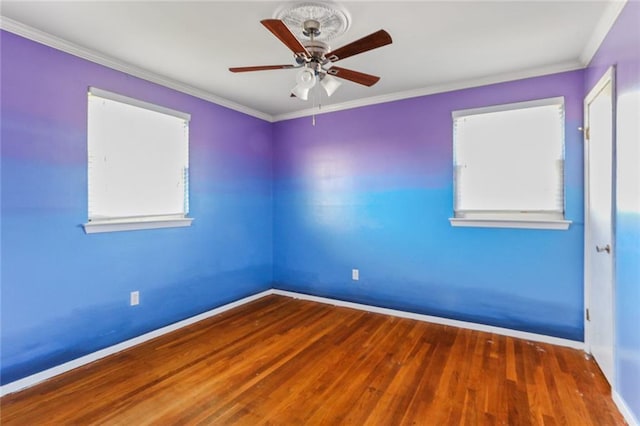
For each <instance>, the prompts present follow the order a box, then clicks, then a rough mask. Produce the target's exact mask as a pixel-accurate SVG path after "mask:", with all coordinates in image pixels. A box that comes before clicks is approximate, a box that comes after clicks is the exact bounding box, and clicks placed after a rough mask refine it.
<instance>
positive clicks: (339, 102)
mask: <svg viewBox="0 0 640 426" xmlns="http://www.w3.org/2000/svg"><path fill="white" fill-rule="evenodd" d="M284 3H285V2H284V1H278V2H274V1H228V2H221V1H198V2H187V1H119V2H113V1H44V2H35V1H11V0H9V1H7V0H4V1H3V2H2V9H1V13H2V15H3V20H2V27H3V28H4V29H8V30H9V31H13V32H16V33H19V34H22V35H26V36H28V37H30V38H33V39H36V40H38V41H41V42H45V43H46V44H49V45H54V46H55V47H61V48H63V50H67V51H70V52H74V53H76V54H80V55H81V56H84V57H88V58H91V59H92V60H95V61H97V62H101V63H105V64H108V65H111V66H113V67H115V68H118V69H122V70H125V71H128V72H131V73H133V74H134V75H138V76H142V77H145V78H148V79H151V80H153V81H158V82H163V83H164V84H166V85H169V86H170V87H174V88H178V89H180V90H183V91H186V92H188V93H192V94H196V95H198V96H201V97H204V98H206V99H211V100H214V101H217V102H219V103H222V104H224V105H227V106H231V107H232V108H235V109H239V110H243V111H245V112H249V113H250V114H253V115H256V116H259V117H263V118H266V119H276V120H277V119H282V118H287V117H293V116H297V115H302V114H304V113H305V112H308V110H309V108H310V107H311V104H310V102H304V101H301V100H299V99H295V98H290V97H289V93H290V90H291V88H292V87H293V86H294V85H295V74H296V70H276V71H261V72H253V73H242V74H233V73H231V72H229V71H228V68H229V67H231V66H248V65H270V64H286V63H293V55H292V54H291V52H290V51H289V50H288V49H287V48H286V47H285V46H284V45H283V44H281V43H280V42H279V41H278V39H276V38H275V37H274V36H273V35H272V34H271V33H270V32H269V31H267V30H266V29H265V28H264V27H263V26H262V25H261V24H260V22H259V21H260V20H261V19H265V18H272V17H274V13H275V12H276V10H278V8H280V7H281V6H282V5H283V4H284ZM623 4H624V2H622V3H621V2H611V1H592V0H591V1H588V0H586V1H575V0H574V1H497V2H496V1H409V2H404V1H386V2H384V1H356V2H353V1H351V2H341V3H340V5H341V6H342V7H344V8H345V9H346V10H347V12H348V14H349V16H350V18H351V26H350V28H349V30H348V31H347V32H346V33H345V34H344V35H342V36H340V37H339V38H336V39H335V40H332V41H331V47H332V48H338V47H340V46H342V45H344V44H347V43H349V42H351V41H353V40H356V39H358V38H360V37H363V36H365V35H368V34H370V33H372V32H374V31H377V30H378V29H381V28H383V29H385V30H387V32H389V33H390V34H391V36H392V38H393V44H391V45H389V46H385V47H382V48H379V49H377V50H373V51H370V52H366V53H363V54H360V55H358V56H354V57H351V58H347V59H345V60H344V61H341V62H340V63H339V65H340V66H341V67H345V68H350V69H354V70H358V71H362V72H365V73H369V74H374V75H379V76H380V77H381V80H380V82H379V83H378V84H376V85H375V86H373V87H371V88H368V87H365V86H360V85H358V84H355V83H351V82H348V81H345V82H344V84H343V85H342V86H341V87H340V89H338V91H337V92H336V93H335V94H334V95H333V96H332V97H331V98H330V100H329V101H326V100H325V101H324V102H323V103H325V104H328V105H327V107H326V108H328V109H339V108H341V107H345V106H349V105H357V104H366V103H372V102H376V101H382V100H391V99H399V98H402V97H409V96H412V95H413V96H415V95H417V94H426V93H434V92H438V91H445V90H451V89H455V88H461V87H469V86H473V85H479V84H486V83H491V82H497V81H504V80H510V79H515V78H521V77H528V76H532V75H541V74H546V73H551V72H558V71H565V70H570V69H577V68H582V67H584V66H585V65H586V63H587V62H588V60H589V59H590V57H591V55H592V54H593V52H594V51H595V48H597V46H598V43H599V42H600V41H601V40H602V37H603V36H604V34H605V33H606V31H607V30H608V28H609V27H610V25H611V24H612V23H613V20H614V19H615V17H616V16H617V13H619V11H620V10H621V7H622V5H623ZM6 18H9V19H6ZM51 36H53V37H51ZM60 39H61V40H60ZM305 110H306V111H305Z"/></svg>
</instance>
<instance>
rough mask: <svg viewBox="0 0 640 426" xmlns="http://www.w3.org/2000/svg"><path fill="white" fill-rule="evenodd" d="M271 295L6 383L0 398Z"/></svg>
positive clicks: (247, 299) (245, 300)
mask: <svg viewBox="0 0 640 426" xmlns="http://www.w3.org/2000/svg"><path fill="white" fill-rule="evenodd" d="M272 293H273V290H271V289H270V290H265V291H263V292H260V293H257V294H254V295H252V296H248V297H245V298H243V299H240V300H236V301H235V302H231V303H227V304H226V305H222V306H219V307H217V308H215V309H212V310H210V311H207V312H203V313H201V314H198V315H195V316H193V317H190V318H187V319H185V320H182V321H178V322H176V323H173V324H170V325H167V326H165V327H162V328H159V329H157V330H153V331H150V332H148V333H145V334H143V335H140V336H138V337H134V338H133V339H129V340H125V341H124V342H122V343H118V344H116V345H113V346H109V347H108V348H104V349H100V350H99V351H96V352H93V353H90V354H88V355H85V356H82V357H80V358H76V359H74V360H71V361H69V362H65V363H64V364H60V365H57V366H55V367H52V368H49V369H47V370H44V371H41V372H39V373H36V374H32V375H31V376H27V377H25V378H23V379H20V380H16V381H15V382H11V383H7V384H6V385H3V386H1V387H0V396H4V395H7V394H10V393H14V392H18V391H20V390H23V389H26V388H28V387H31V386H33V385H35V384H38V383H40V382H43V381H45V380H48V379H50V378H52V377H55V376H57V375H59V374H62V373H66V372H67V371H70V370H73V369H74V368H78V367H81V366H83V365H86V364H89V363H91V362H93V361H96V360H99V359H100V358H104V357H106V356H109V355H113V354H115V353H117V352H120V351H123V350H125V349H128V348H130V347H132V346H136V345H139V344H140V343H143V342H146V341H147V340H151V339H155V338H156V337H158V336H162V335H163V334H167V333H171V332H172V331H175V330H178V329H180V328H182V327H186V326H188V325H191V324H193V323H196V322H198V321H202V320H203V319H206V318H209V317H212V316H214V315H218V314H220V313H222V312H224V311H228V310H229V309H233V308H236V307H238V306H240V305H244V304H245V303H249V302H252V301H254V300H256V299H260V298H262V297H265V296H268V295H270V294H272Z"/></svg>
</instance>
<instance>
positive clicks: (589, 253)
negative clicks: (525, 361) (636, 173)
mask: <svg viewBox="0 0 640 426" xmlns="http://www.w3.org/2000/svg"><path fill="white" fill-rule="evenodd" d="M607 83H610V84H611V121H612V123H611V124H612V130H611V213H610V214H611V262H612V268H611V292H612V294H611V297H612V310H613V312H612V313H611V318H612V330H611V333H612V348H611V351H612V353H613V372H612V378H611V379H612V381H615V377H616V365H615V346H616V335H615V326H616V316H615V312H616V280H615V278H616V271H615V259H616V243H615V242H616V235H615V229H616V228H615V206H616V81H615V66H611V67H609V68H608V69H607V71H606V72H605V73H604V74H603V75H602V77H600V79H599V80H598V82H597V83H596V84H595V85H594V86H593V87H592V88H591V90H590V91H589V93H588V94H587V95H586V96H585V98H584V103H583V106H584V111H583V114H584V131H583V142H584V307H585V309H584V312H583V315H584V346H585V351H586V352H587V353H589V354H591V340H592V338H591V333H592V327H591V321H589V320H588V319H587V318H588V309H589V308H590V307H591V287H592V282H591V258H592V257H593V255H594V254H593V243H592V241H591V240H592V235H591V217H590V214H589V202H590V196H589V194H590V189H591V183H590V182H589V171H590V169H589V165H590V158H589V142H588V140H587V136H588V134H587V132H588V131H589V124H590V123H589V108H588V104H589V103H590V102H591V101H592V100H593V99H594V98H595V97H596V96H597V95H598V94H599V93H600V92H601V91H602V90H603V89H604V87H605V86H606V85H607ZM610 385H611V387H612V388H613V387H614V383H610Z"/></svg>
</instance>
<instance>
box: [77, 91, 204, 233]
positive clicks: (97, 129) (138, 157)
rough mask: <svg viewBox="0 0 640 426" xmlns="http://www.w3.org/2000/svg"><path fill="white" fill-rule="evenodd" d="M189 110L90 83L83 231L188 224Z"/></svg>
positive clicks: (122, 229) (109, 230)
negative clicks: (102, 88)
mask: <svg viewBox="0 0 640 426" xmlns="http://www.w3.org/2000/svg"><path fill="white" fill-rule="evenodd" d="M189 119H190V116H189V114H185V113H182V112H178V111H174V110H171V109H168V108H164V107H161V106H157V105H153V104H149V103H146V102H142V101H138V100H135V99H131V98H127V97H125V96H121V95H118V94H115V93H111V92H107V91H104V90H100V89H96V88H94V87H91V88H89V93H88V135H87V140H88V174H89V176H88V178H89V179H88V182H89V191H88V192H89V194H88V195H89V209H88V210H89V222H88V223H86V224H85V225H84V229H85V232H87V233H94V232H111V231H124V230H133V229H148V228H166V227H176V226H189V225H190V224H191V221H192V220H193V219H191V218H187V217H186V215H187V213H188V212H189V186H188V183H189Z"/></svg>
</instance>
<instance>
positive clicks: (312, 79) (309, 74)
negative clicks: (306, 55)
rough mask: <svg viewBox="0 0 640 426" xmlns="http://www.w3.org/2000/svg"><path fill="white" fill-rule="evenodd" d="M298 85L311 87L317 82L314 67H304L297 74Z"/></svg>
mask: <svg viewBox="0 0 640 426" xmlns="http://www.w3.org/2000/svg"><path fill="white" fill-rule="evenodd" d="M296 83H298V87H301V88H304V89H311V88H312V87H313V86H314V85H315V84H316V74H315V72H313V70H312V69H309V68H303V69H301V70H300V72H299V73H298V75H297V76H296Z"/></svg>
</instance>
